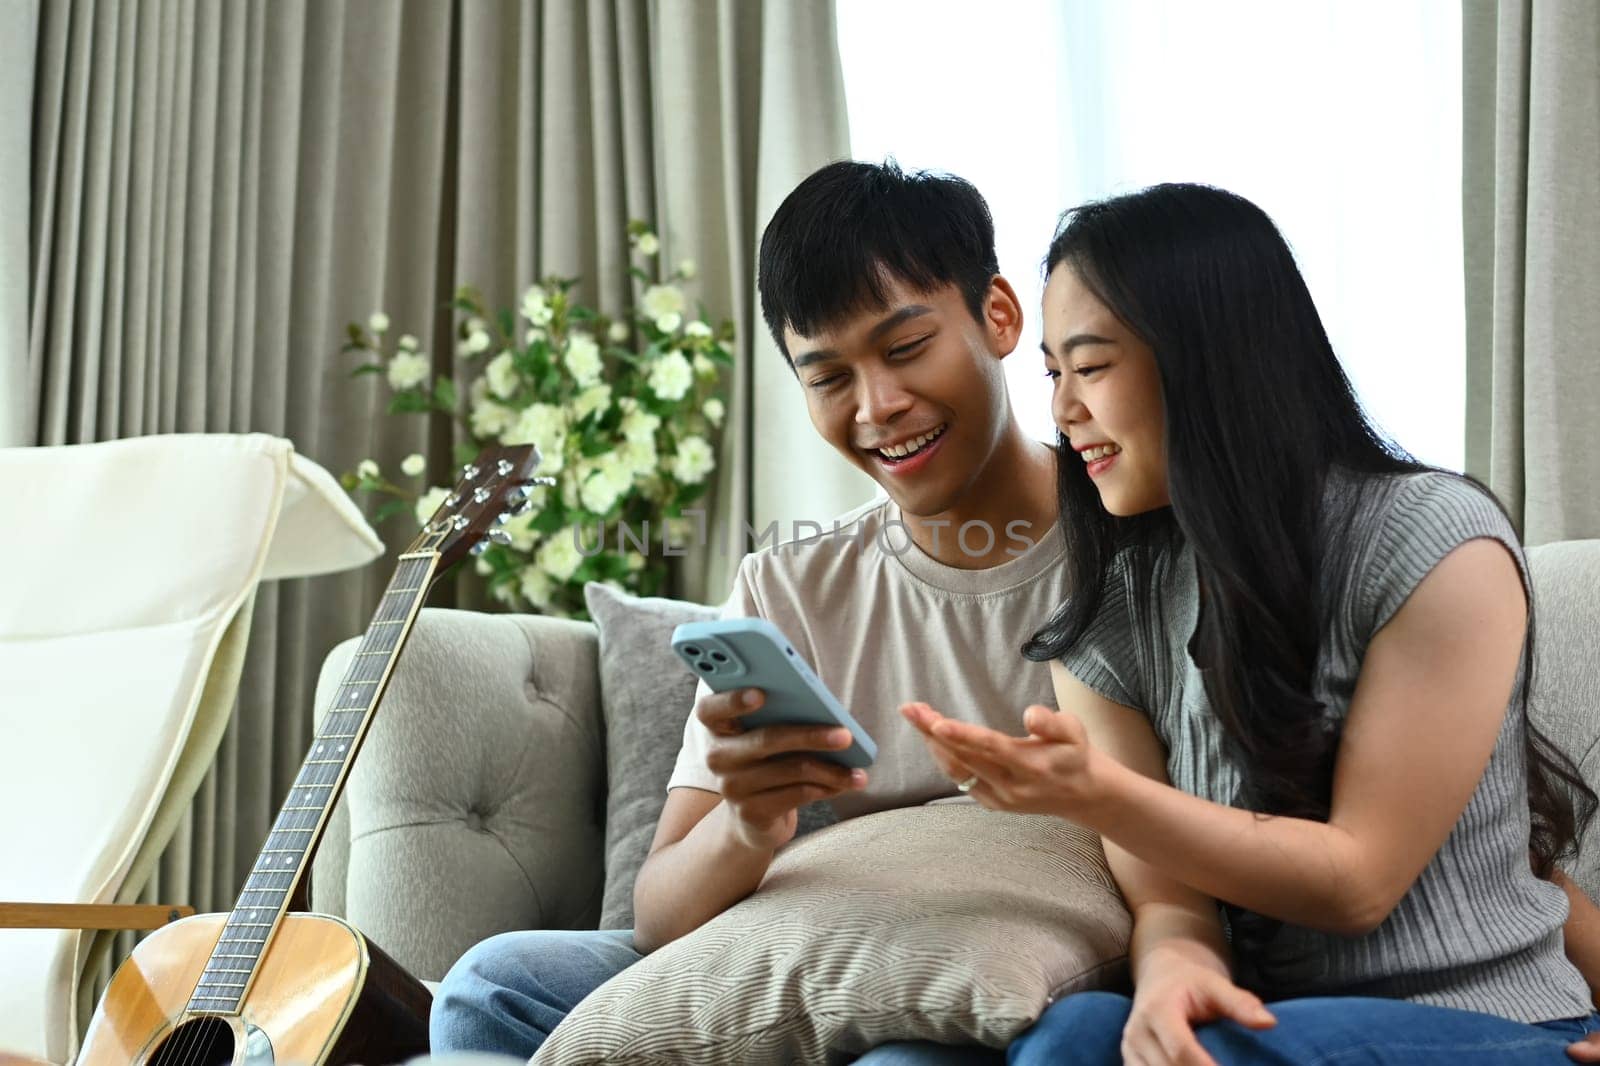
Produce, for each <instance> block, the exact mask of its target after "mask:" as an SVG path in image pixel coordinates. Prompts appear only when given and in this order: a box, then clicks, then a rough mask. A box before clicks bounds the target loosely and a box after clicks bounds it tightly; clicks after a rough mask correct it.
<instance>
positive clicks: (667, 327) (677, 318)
mask: <svg viewBox="0 0 1600 1066" xmlns="http://www.w3.org/2000/svg"><path fill="white" fill-rule="evenodd" d="M682 323H683V316H682V315H680V314H678V312H676V311H670V312H668V313H667V314H664V315H662V316H661V317H660V318H658V319H656V329H659V330H660V331H661V332H662V333H676V332H678V327H679V326H680V325H681V324H682Z"/></svg>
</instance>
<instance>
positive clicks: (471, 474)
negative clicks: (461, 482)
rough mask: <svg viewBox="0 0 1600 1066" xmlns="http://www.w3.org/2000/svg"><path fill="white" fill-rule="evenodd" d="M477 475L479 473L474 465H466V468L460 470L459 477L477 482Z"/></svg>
mask: <svg viewBox="0 0 1600 1066" xmlns="http://www.w3.org/2000/svg"><path fill="white" fill-rule="evenodd" d="M479 473H480V471H479V470H478V466H477V464H476V463H468V464H467V465H466V466H464V467H462V468H461V476H462V477H463V478H464V479H466V480H467V481H476V480H478V474H479Z"/></svg>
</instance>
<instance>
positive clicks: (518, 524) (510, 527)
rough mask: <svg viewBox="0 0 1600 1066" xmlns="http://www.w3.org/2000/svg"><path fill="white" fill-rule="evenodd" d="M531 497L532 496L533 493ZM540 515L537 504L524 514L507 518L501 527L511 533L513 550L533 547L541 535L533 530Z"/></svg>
mask: <svg viewBox="0 0 1600 1066" xmlns="http://www.w3.org/2000/svg"><path fill="white" fill-rule="evenodd" d="M543 487H544V486H542V485H541V486H540V488H541V489H542V488H543ZM536 491H537V490H536ZM529 498H530V499H531V498H532V495H531V494H530V496H529ZM538 517H539V508H538V507H537V506H534V507H530V508H529V509H528V510H526V511H524V512H523V513H522V514H519V515H516V516H515V517H513V518H510V519H507V520H506V524H505V525H503V526H501V527H500V528H501V529H504V530H505V531H506V532H507V533H509V534H511V547H512V549H513V550H515V551H519V552H527V551H531V550H532V549H533V542H534V541H536V540H538V539H539V535H538V534H537V533H535V532H534V531H533V523H534V521H535V520H536V519H537V518H538Z"/></svg>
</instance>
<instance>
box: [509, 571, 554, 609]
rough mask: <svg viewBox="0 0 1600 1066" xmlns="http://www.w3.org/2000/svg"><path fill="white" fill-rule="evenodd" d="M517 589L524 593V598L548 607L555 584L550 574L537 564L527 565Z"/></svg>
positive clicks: (537, 604) (535, 604)
mask: <svg viewBox="0 0 1600 1066" xmlns="http://www.w3.org/2000/svg"><path fill="white" fill-rule="evenodd" d="M517 590H518V591H519V592H521V593H522V598H523V599H525V600H527V601H528V602H529V603H531V604H533V605H534V606H535V607H548V606H550V596H551V593H553V592H555V585H554V584H552V583H551V581H550V576H549V575H548V574H546V573H545V572H544V571H543V570H541V569H539V568H538V567H537V566H525V567H523V568H522V580H521V581H520V582H519V583H518V585H517Z"/></svg>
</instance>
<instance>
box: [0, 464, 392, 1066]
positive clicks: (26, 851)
mask: <svg viewBox="0 0 1600 1066" xmlns="http://www.w3.org/2000/svg"><path fill="white" fill-rule="evenodd" d="M0 498H3V499H5V500H6V512H7V518H8V520H7V521H5V522H3V523H0V563H3V565H4V566H5V572H6V577H5V579H4V588H5V592H4V594H3V595H0V748H3V750H4V752H5V756H6V758H5V762H4V771H3V772H0V811H3V812H4V815H3V817H0V852H3V853H4V854H5V855H6V856H7V861H6V862H5V863H4V864H0V900H9V901H19V902H9V903H0V1049H5V1050H6V1051H8V1052H12V1053H16V1054H20V1055H25V1056H31V1057H33V1058H39V1059H43V1060H45V1061H48V1062H54V1063H66V1062H69V1061H71V1059H72V1057H73V1055H74V1053H75V1050H76V1042H77V1030H78V1026H77V1018H76V1014H77V999H78V997H77V985H78V982H79V979H80V977H81V975H82V973H83V970H84V967H85V965H86V963H87V961H88V959H89V957H90V954H91V951H92V949H93V947H94V944H95V941H96V938H95V937H94V936H92V935H85V932H84V931H85V930H105V929H126V928H152V927H154V926H156V925H159V924H162V923H163V922H164V921H166V920H168V918H169V916H171V914H172V912H171V911H170V910H169V908H166V907H156V908H151V907H145V908H140V907H135V906H132V905H131V901H132V900H134V899H136V898H137V897H138V894H139V893H140V891H142V889H143V887H144V885H145V884H146V883H147V881H148V879H149V877H150V875H151V873H152V871H153V870H154V867H155V864H156V861H157V859H158V858H159V857H160V855H161V852H162V851H163V850H164V849H165V847H166V845H167V843H168V841H169V840H170V838H171V836H172V833H173V831H174V829H175V828H176V826H177V824H178V821H179V819H180V818H181V816H182V814H183V812H184V811H185V810H186V809H187V807H188V805H189V802H190V800H191V799H192V798H193V795H194V793H195V790H196V789H197V788H198V786H199V784H200V781H201V779H202V778H203V777H204V775H205V773H206V770H207V768H208V766H209V765H210V763H211V760H212V758H213V756H214V754H215V751H216V748H217V744H218V742H219V740H220V739H221V736H222V733H223V730H224V728H225V727H226V725H227V722H228V718H229V716H230V714H231V712H232V709H233V704H234V697H235V694H236V692H237V687H238V682H239V676H240V669H241V667H242V664H243V660H244V649H245V643H246V640H247V638H248V635H249V630H250V613H251V612H250V608H251V604H252V603H253V599H254V596H255V589H256V584H257V582H259V581H262V580H270V579H273V578H281V577H294V576H304V575H310V574H317V573H326V572H330V571H335V570H342V569H346V568H349V567H352V566H356V565H359V564H362V563H365V562H368V561H370V560H371V559H373V558H376V557H377V556H378V555H380V554H382V551H383V546H382V544H381V543H380V542H379V540H378V538H377V536H376V535H375V534H374V533H373V531H372V529H371V527H369V526H368V525H367V523H366V522H365V521H364V520H363V519H362V517H361V514H360V512H359V511H358V510H357V509H356V508H355V506H354V505H353V504H352V503H351V502H350V500H349V499H348V498H347V497H346V496H345V494H344V493H343V491H341V490H340V488H339V486H338V485H337V483H336V482H335V481H334V480H333V478H332V477H331V476H330V475H329V474H328V473H327V471H325V470H323V469H322V468H321V467H319V466H317V465H316V464H315V463H313V462H311V461H309V460H307V459H305V458H304V457H302V456H299V455H296V454H295V453H294V449H293V447H292V445H291V444H290V443H289V442H288V441H286V440H282V439H279V438H275V437H269V436H264V435H261V434H250V435H242V436H233V435H200V434H194V435H172V436H159V437H142V438H134V439H129V440H120V441H111V442H107V443H103V444H87V445H75V446H69V447H58V448H13V449H4V450H0ZM20 901H28V902H27V903H23V902H20ZM182 910H183V909H182V908H180V909H179V912H180V913H181V912H182ZM108 936H109V934H101V937H108Z"/></svg>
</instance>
